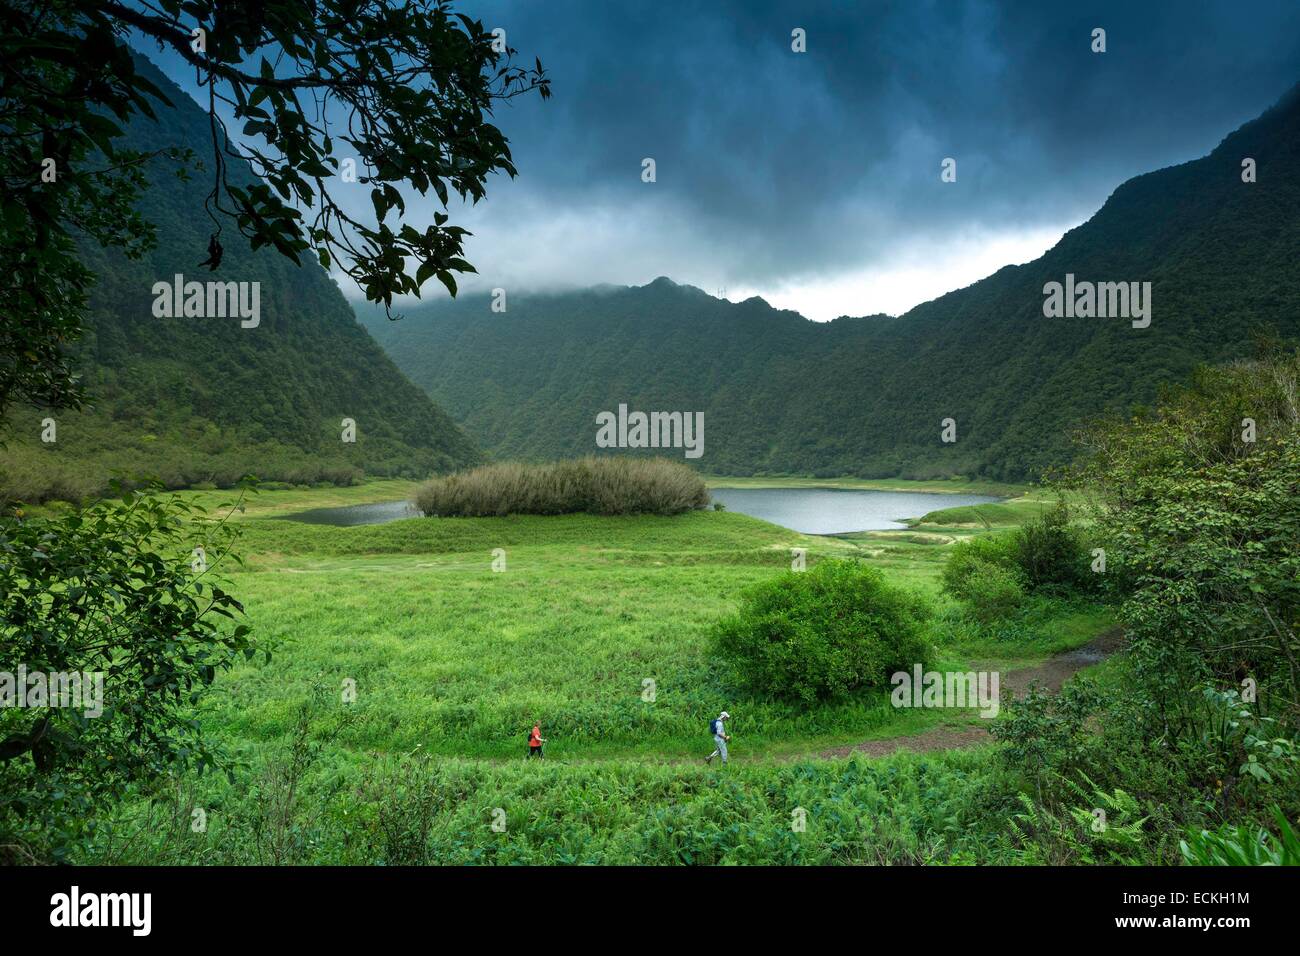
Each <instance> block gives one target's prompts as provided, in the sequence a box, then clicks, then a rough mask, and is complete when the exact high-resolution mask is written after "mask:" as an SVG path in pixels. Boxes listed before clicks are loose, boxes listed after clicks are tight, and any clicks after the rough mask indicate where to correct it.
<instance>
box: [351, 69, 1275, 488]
mask: <svg viewBox="0 0 1300 956" xmlns="http://www.w3.org/2000/svg"><path fill="white" fill-rule="evenodd" d="M1245 158H1251V159H1254V160H1255V162H1256V164H1257V170H1258V181H1256V182H1253V183H1247V182H1243V179H1242V162H1243V159H1245ZM935 254H936V255H940V256H941V255H942V250H941V249H936V250H935ZM1298 263H1300V86H1298V87H1296V88H1295V89H1293V90H1292V91H1291V92H1290V93H1289V94H1288V95H1287V96H1286V97H1285V98H1284V99H1283V100H1282V101H1281V102H1279V103H1278V105H1277V106H1275V107H1274V108H1273V109H1271V110H1269V111H1268V112H1267V113H1265V114H1264V115H1263V116H1261V117H1259V118H1258V119H1256V120H1254V121H1252V122H1250V123H1248V124H1246V125H1245V126H1243V127H1242V128H1241V129H1239V130H1237V131H1236V132H1235V133H1233V134H1231V135H1230V136H1228V137H1227V138H1226V139H1225V140H1224V141H1223V142H1222V143H1221V144H1220V145H1219V147H1218V148H1217V149H1215V150H1214V151H1213V152H1212V153H1211V154H1210V155H1209V156H1206V157H1204V158H1202V159H1198V160H1196V161H1194V162H1189V163H1185V164H1182V165H1179V166H1174V167H1170V168H1167V169H1162V170H1159V171H1157V172H1152V173H1149V174H1146V175H1143V176H1139V177H1136V178H1135V179H1132V180H1130V181H1128V182H1126V183H1124V184H1123V185H1122V186H1120V187H1119V188H1118V189H1117V190H1115V192H1114V194H1113V195H1112V196H1111V197H1110V198H1109V199H1108V200H1107V202H1106V204H1105V205H1104V206H1103V207H1102V209H1101V210H1100V211H1099V212H1098V213H1097V214H1096V215H1095V216H1093V217H1092V219H1090V220H1089V221H1088V222H1086V223H1084V224H1083V225H1081V226H1079V227H1078V228H1076V229H1073V230H1071V231H1070V232H1069V233H1067V234H1066V235H1065V236H1064V237H1063V238H1062V239H1061V241H1060V242H1059V243H1057V245H1056V246H1055V247H1053V248H1052V249H1051V250H1050V251H1048V252H1047V253H1046V254H1044V255H1043V256H1042V257H1041V258H1039V259H1037V260H1036V261H1034V262H1031V263H1028V264H1026V265H1022V266H1008V267H1006V268H1004V269H1001V270H999V271H998V272H997V273H995V274H994V275H991V276H989V277H988V278H986V279H984V280H982V281H980V282H977V283H975V284H974V285H971V286H969V287H967V288H964V289H961V290H958V291H955V292H952V293H949V294H948V295H945V296H943V297H941V298H939V299H936V300H934V301H932V302H927V303H925V304H923V305H920V306H917V307H916V308H915V309H912V310H911V311H910V312H908V313H907V314H905V315H903V316H900V317H897V318H890V317H886V316H872V317H865V318H840V319H837V320H836V321H834V322H828V323H815V322H810V321H808V320H805V319H804V318H802V317H801V316H799V315H797V314H795V313H793V312H786V311H778V310H775V309H773V308H771V307H770V306H769V305H768V304H767V303H765V302H764V301H763V300H761V299H750V300H748V301H746V302H742V303H738V304H732V303H728V302H725V301H720V300H718V299H715V298H713V297H711V296H709V295H707V294H705V293H703V292H701V291H700V290H698V289H695V288H690V287H685V286H679V285H676V284H674V283H673V282H671V281H669V280H668V279H664V278H661V279H657V280H656V281H654V282H652V283H650V284H649V285H646V286H642V287H635V288H601V289H590V290H586V291H580V292H572V293H566V294H554V295H526V294H524V293H523V292H514V291H511V290H507V291H508V297H507V304H508V310H507V311H506V312H504V313H496V312H493V311H491V308H490V300H489V299H488V298H487V297H485V296H477V297H475V296H467V297H464V298H462V299H459V300H456V301H451V302H445V303H439V304H433V305H426V306H422V307H419V308H415V309H411V310H409V311H408V313H407V314H406V316H405V318H404V319H403V320H402V321H399V322H390V321H388V320H386V319H385V318H384V317H383V316H379V315H375V314H372V313H370V312H369V310H364V314H363V319H362V321H363V324H365V326H366V327H367V328H368V329H369V330H370V331H371V333H372V334H373V335H374V336H375V338H376V339H378V341H379V342H380V343H381V344H382V345H383V346H384V348H385V349H387V351H388V352H389V354H390V355H391V356H393V359H394V361H396V362H397V364H398V366H399V367H400V368H401V369H402V370H403V371H404V372H405V373H406V374H407V375H408V376H410V378H411V380H412V381H414V382H415V383H416V384H417V385H420V386H421V387H423V388H424V389H425V390H426V391H427V392H428V393H429V395H430V396H432V397H433V399H434V400H435V401H436V402H438V403H439V404H441V405H442V406H443V407H445V408H447V409H448V410H449V411H450V412H451V414H452V415H453V417H454V418H455V419H456V420H457V421H458V422H459V423H460V424H461V425H462V426H463V427H464V428H465V429H466V431H467V432H468V433H469V434H470V435H471V436H472V437H473V438H474V439H475V440H476V441H478V442H479V443H480V444H481V445H482V446H483V447H484V448H486V449H488V450H489V451H490V453H492V454H493V455H494V456H496V457H499V458H507V457H511V458H513V457H518V458H527V459H547V458H557V457H562V456H569V455H575V454H586V453H590V452H593V451H596V450H597V449H596V447H595V436H596V431H597V426H596V421H595V417H596V415H597V414H598V413H599V412H602V411H616V410H617V408H618V405H619V404H620V403H623V404H626V405H627V406H628V407H629V409H632V410H641V411H646V412H649V411H700V412H703V413H704V417H705V423H706V427H705V452H704V455H703V457H702V458H700V459H699V460H698V461H697V462H696V464H697V465H699V466H700V467H702V468H704V469H706V470H707V471H710V472H714V473H721V474H813V475H821V476H831V475H859V476H863V477H889V476H904V477H917V478H926V477H938V476H944V475H953V474H965V475H980V476H985V477H989V478H996V479H1004V480H1005V479H1020V478H1026V477H1035V476H1037V475H1038V474H1040V473H1041V472H1042V470H1043V469H1044V468H1045V467H1046V466H1049V465H1051V464H1055V463H1059V462H1062V461H1064V460H1065V459H1067V458H1068V457H1069V455H1070V454H1071V441H1070V439H1071V433H1072V431H1073V430H1074V428H1075V427H1076V426H1077V425H1078V424H1079V423H1080V422H1082V421H1084V420H1086V419H1088V418H1090V417H1092V416H1095V415H1097V414H1098V413H1101V412H1104V411H1108V410H1116V409H1125V408H1128V407H1131V406H1132V405H1134V404H1135V403H1146V402H1149V401H1150V400H1152V399H1153V398H1154V397H1155V395H1156V394H1157V391H1158V389H1159V387H1160V386H1161V384H1162V383H1167V382H1182V381H1184V380H1185V379H1186V377H1187V375H1188V373H1189V372H1190V370H1191V369H1192V368H1193V367H1194V366H1195V365H1196V364H1198V363H1200V362H1222V361H1225V360H1230V359H1232V358H1234V357H1238V356H1244V355H1247V354H1249V353H1250V352H1251V350H1252V342H1251V333H1252V331H1253V330H1255V329H1256V328H1263V329H1266V330H1271V331H1272V332H1273V333H1275V334H1279V335H1282V336H1285V337H1292V336H1296V335H1298V334H1300V266H1298ZM1067 274H1070V275H1073V276H1074V277H1075V278H1076V279H1077V280H1078V281H1079V282H1084V281H1087V282H1093V283H1099V282H1108V283H1110V282H1126V283H1128V282H1138V283H1146V282H1149V283H1150V284H1151V285H1150V290H1151V300H1150V301H1151V305H1152V312H1151V321H1150V325H1149V327H1146V328H1134V327H1133V324H1132V321H1130V320H1129V319H1126V318H1093V317H1076V318H1065V317H1060V318H1047V317H1045V315H1044V300H1045V295H1044V287H1045V284H1046V283H1049V282H1059V283H1065V282H1066V276H1067ZM1138 288H1139V290H1141V288H1142V287H1141V286H1139V287H1138ZM947 418H952V419H954V420H955V422H956V437H957V440H956V441H955V442H953V443H945V442H943V441H942V440H941V431H942V423H943V420H944V419H947Z"/></svg>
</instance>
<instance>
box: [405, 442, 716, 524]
mask: <svg viewBox="0 0 1300 956" xmlns="http://www.w3.org/2000/svg"><path fill="white" fill-rule="evenodd" d="M415 505H416V507H417V508H419V509H420V511H421V512H423V513H424V514H425V515H427V516H431V517H432V516H437V517H444V518H445V517H467V518H469V517H492V516H503V515H511V514H536V515H558V514H573V513H576V512H588V513H590V514H597V515H622V514H658V515H672V514H680V513H681V512H684V511H692V510H694V509H698V508H707V507H708V505H709V489H708V486H707V485H706V484H705V483H704V479H703V478H701V477H700V476H699V475H698V474H696V473H695V472H694V471H692V470H691V469H690V468H688V467H687V466H686V465H683V464H681V463H680V462H675V461H669V460H668V459H666V458H592V457H589V458H580V459H577V460H575V461H560V462H552V463H549V464H542V465H527V464H521V463H518V462H503V463H501V464H496V465H484V466H483V467H481V468H475V469H473V470H471V471H465V472H459V473H457V474H454V475H447V476H445V477H441V478H434V479H431V480H430V481H428V482H426V483H425V484H424V485H422V486H421V487H420V489H419V490H418V491H417V492H416V493H415Z"/></svg>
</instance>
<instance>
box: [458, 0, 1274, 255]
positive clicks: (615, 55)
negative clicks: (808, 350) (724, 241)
mask: <svg viewBox="0 0 1300 956" xmlns="http://www.w3.org/2000/svg"><path fill="white" fill-rule="evenodd" d="M467 9H469V10H470V11H471V12H472V13H474V14H475V15H476V16H480V17H481V18H482V19H483V21H484V23H485V25H487V26H501V27H503V28H505V29H506V30H507V33H508V38H509V41H510V43H511V45H513V46H515V47H517V48H518V49H519V50H520V51H521V52H522V53H525V54H527V55H533V54H536V55H538V56H540V57H541V58H542V60H543V62H544V63H545V65H546V66H547V68H548V70H549V71H550V73H551V75H552V76H553V78H554V88H555V92H556V96H555V98H554V100H552V101H551V102H549V103H546V104H535V103H531V102H530V103H525V104H520V105H519V106H517V107H515V108H512V109H505V110H502V111H501V112H500V115H499V120H500V125H501V126H502V127H503V128H504V129H505V130H506V132H507V134H508V135H509V136H510V137H511V138H512V141H513V142H514V144H515V156H516V160H517V162H518V165H519V167H520V170H521V174H522V175H521V179H522V182H521V184H520V185H521V186H523V187H524V188H525V189H527V190H529V191H534V190H535V191H536V192H537V193H538V194H539V195H546V196H547V197H548V198H549V201H552V202H562V201H568V202H571V203H574V204H589V203H591V202H592V201H593V199H595V198H596V197H600V198H601V199H602V201H605V202H608V203H614V204H620V205H627V206H629V207H631V208H636V207H637V206H640V205H644V204H646V203H648V202H662V201H665V200H669V201H672V202H676V203H680V204H682V206H684V207H685V208H687V209H689V210H690V213H691V215H692V217H693V218H694V220H695V222H696V224H697V226H698V227H699V228H700V229H701V230H703V231H705V232H707V233H709V234H712V235H715V236H717V237H718V238H723V237H732V238H733V241H734V237H736V236H744V237H745V245H746V246H747V247H748V248H749V249H750V250H751V252H752V253H753V254H754V255H755V256H756V258H755V259H754V260H752V264H753V266H754V269H755V270H756V271H763V272H766V271H769V270H771V269H781V268H788V269H798V268H801V267H803V266H805V265H813V264H817V265H825V264H826V261H827V258H828V257H831V258H837V257H844V258H848V259H851V258H853V257H855V256H857V255H859V254H860V253H861V251H862V249H863V247H864V246H865V247H866V248H867V249H868V250H869V249H870V248H871V247H872V246H873V245H874V244H877V243H881V244H885V243H889V242H891V241H893V239H895V238H896V237H897V236H898V235H899V231H900V230H901V231H902V232H903V233H906V232H908V231H909V230H912V229H923V230H925V231H926V232H928V233H937V232H939V231H941V230H943V229H944V228H947V227H951V226H957V225H960V224H962V223H966V222H971V221H977V222H980V223H981V224H988V223H989V221H990V220H998V221H1001V222H1003V223H1004V224H1011V223H1016V222H1027V223H1041V222H1045V221H1053V220H1059V219H1061V218H1063V217H1064V218H1069V217H1077V216H1082V215H1086V214H1087V213H1088V212H1090V211H1092V210H1093V209H1095V208H1096V206H1097V205H1098V204H1099V203H1100V202H1101V201H1102V200H1104V198H1105V196H1106V195H1107V194H1108V193H1109V192H1110V190H1111V189H1113V188H1114V186H1116V185H1117V184H1118V183H1119V182H1120V181H1122V180H1123V179H1125V178H1127V177H1129V176H1132V175H1134V174H1137V173H1140V172H1144V171H1147V170H1149V169H1152V168H1156V167H1159V166H1163V165H1168V164H1170V163H1174V162H1180V161H1183V160H1186V159H1190V158H1193V157H1195V156H1197V155H1200V154H1202V153H1204V152H1205V151H1207V150H1208V149H1209V148H1211V147H1212V146H1213V145H1214V144H1215V143H1216V142H1217V141H1218V140H1219V139H1220V138H1221V137H1222V136H1223V135H1224V134H1226V133H1227V132H1228V131H1229V130H1231V129H1232V128H1234V127H1236V126H1238V125H1240V124H1241V123H1242V122H1244V121H1245V120H1247V119H1249V118H1251V117H1253V116H1254V115H1256V114H1258V113H1259V112H1260V111H1262V110H1263V109H1264V108H1265V107H1267V106H1268V105H1270V104H1271V103H1272V102H1273V101H1275V100H1276V99H1277V98H1278V97H1279V96H1280V95H1281V94H1282V93H1283V92H1284V91H1285V89H1287V88H1288V87H1289V86H1290V85H1291V84H1293V83H1295V82H1296V81H1297V79H1300V5H1298V4H1296V3H1295V2H1294V0H1280V2H1274V3H1268V2H1265V3H1255V4H1250V5H1248V6H1247V5H1243V4H1239V3H1226V2H1225V3H1213V4H1192V3H1135V2H1132V0H1128V2H1123V3H1098V4H1087V3H1074V2H1071V3H1051V2H1048V3H1044V2H1041V0H1036V2H1022V3H988V2H955V0H949V2H917V0H906V2H891V3H879V2H865V3H844V2H840V3H821V4H806V3H762V2H754V0H743V2H727V3H723V2H717V3H706V2H696V3H653V4H652V3H595V2H590V0H588V2H563V0H561V2H551V3H541V2H536V3H535V2H529V0H509V2H499V3H498V2H492V3H477V4H472V5H469V6H468V7H467ZM795 27H802V28H804V29H805V30H806V31H807V35H808V52H807V53H806V54H796V53H793V52H791V50H790V32H791V30H792V29H793V28H795ZM1094 27H1103V28H1104V29H1106V31H1107V47H1108V49H1107V52H1106V53H1104V54H1094V53H1093V52H1091V49H1090V35H1091V31H1092V29H1093V28H1094ZM643 156H652V157H654V158H655V160H656V162H657V165H658V182H657V183H656V184H655V189H654V191H653V192H652V191H651V190H650V189H648V188H647V187H646V186H645V185H643V184H642V183H641V182H640V179H639V173H640V161H641V159H642V157H643ZM947 156H952V157H954V158H956V159H957V161H958V184H959V185H958V186H957V187H956V188H954V187H951V186H946V185H944V184H942V183H940V181H939V167H940V162H941V161H942V159H943V158H944V157H947ZM845 229H849V230H854V229H856V230H857V231H858V233H859V234H858V235H856V236H854V240H853V241H852V242H847V243H846V242H845V235H844V232H843V230H845ZM745 278H753V276H749V277H745Z"/></svg>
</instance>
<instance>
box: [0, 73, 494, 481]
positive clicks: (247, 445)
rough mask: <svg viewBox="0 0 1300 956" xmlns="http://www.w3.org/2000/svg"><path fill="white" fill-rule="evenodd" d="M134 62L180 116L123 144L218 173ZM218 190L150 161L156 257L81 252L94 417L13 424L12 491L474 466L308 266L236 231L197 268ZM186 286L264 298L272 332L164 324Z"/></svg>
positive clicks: (186, 109)
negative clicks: (173, 296) (173, 289)
mask: <svg viewBox="0 0 1300 956" xmlns="http://www.w3.org/2000/svg"><path fill="white" fill-rule="evenodd" d="M137 60H138V66H139V68H140V69H141V70H142V71H143V72H144V73H145V75H146V76H147V77H148V78H149V79H150V80H152V81H153V82H154V83H155V84H156V85H157V86H158V87H159V88H160V89H162V90H163V91H164V92H165V94H166V95H167V96H168V97H169V98H170V99H171V100H172V103H173V106H172V107H171V108H167V107H165V106H163V105H161V104H160V105H159V106H158V107H157V110H156V111H157V114H158V121H157V122H153V121H151V120H149V119H148V118H146V117H138V118H137V119H136V120H135V121H134V122H133V123H132V124H131V126H130V127H129V128H128V129H127V130H126V135H125V137H124V145H125V146H128V147H131V148H137V149H157V148H159V147H163V146H179V147H190V148H192V149H193V150H194V153H195V155H196V156H197V157H199V158H200V159H202V158H204V157H206V163H207V168H208V169H209V170H210V168H211V145H210V144H211V140H210V132H209V126H208V118H207V114H206V113H204V112H203V111H202V110H200V109H199V108H198V107H197V106H196V105H195V104H194V102H193V101H192V100H191V99H190V98H189V97H188V96H187V95H186V94H185V93H183V92H182V91H181V90H180V89H179V88H178V87H176V86H175V85H174V84H173V83H171V82H170V81H169V80H167V79H166V78H165V77H164V76H163V75H162V73H161V72H159V71H158V70H157V69H155V68H154V67H153V66H152V65H150V64H149V63H148V62H147V61H145V60H143V59H140V58H137ZM210 177H211V172H210V171H209V172H195V173H193V174H192V178H191V179H190V180H189V181H182V180H181V179H180V178H178V177H177V175H176V164H175V163H174V162H168V161H164V160H162V159H157V160H154V161H152V162H151V164H150V169H149V182H150V188H149V190H148V191H147V193H146V194H145V196H144V197H143V200H142V203H141V207H142V212H143V214H144V215H145V218H146V219H147V220H149V221H151V222H152V223H154V224H155V225H156V226H157V236H158V243H157V246H156V247H155V248H154V250H153V251H152V252H151V253H149V254H147V255H146V256H145V257H143V258H141V259H138V260H134V261H132V260H128V259H127V258H125V257H124V256H122V255H119V254H117V253H116V252H105V251H104V250H103V249H100V248H98V247H94V248H91V247H87V248H85V250H84V261H85V262H86V264H87V265H88V266H89V267H90V268H91V269H92V270H93V271H94V272H95V273H96V275H97V276H98V282H97V286H96V288H95V291H94V293H93V296H92V299H91V312H92V314H91V321H90V323H89V324H90V329H89V333H88V334H87V335H86V336H85V338H84V339H83V340H82V341H81V342H80V343H79V344H78V346H77V349H76V351H77V353H78V357H79V359H80V365H81V370H82V372H83V376H84V377H85V379H86V381H87V384H88V391H89V392H90V393H91V395H92V396H93V397H94V408H93V409H92V410H90V411H88V412H84V413H75V414H74V413H54V414H51V413H42V412H36V411H32V410H25V411H20V412H17V413H15V414H14V415H13V416H11V421H10V423H9V424H10V431H9V434H8V435H6V436H4V437H5V444H6V447H5V448H4V449H0V485H2V486H3V490H4V491H6V492H8V493H10V494H13V495H15V496H18V497H21V498H23V499H25V500H39V499H42V498H46V497H62V498H74V497H78V496H79V495H82V494H86V493H91V492H95V491H97V490H99V489H101V488H102V487H103V484H104V480H105V479H106V478H107V477H108V476H109V475H110V473H112V472H122V473H131V474H150V475H156V476H159V477H161V478H162V479H163V480H164V481H165V482H166V483H167V484H169V485H172V486H181V485H189V484H196V483H214V484H217V485H227V484H230V483H231V482H234V481H236V480H238V479H239V478H240V477H241V476H242V475H244V474H247V473H253V474H255V475H257V476H258V477H259V478H262V479H264V480H279V481H290V482H296V483H303V482H319V481H335V482H337V481H347V480H350V479H351V478H353V477H355V476H358V475H360V474H361V473H362V472H364V473H366V474H371V475H395V476H406V477H424V476H426V475H428V474H429V473H431V472H435V471H447V470H452V469H455V468H458V467H462V466H464V465H467V464H471V463H473V462H476V461H478V460H479V459H480V454H479V452H478V450H477V449H476V448H475V446H474V445H473V443H472V442H470V441H469V440H468V439H467V438H466V437H465V435H464V434H463V433H461V431H460V430H459V429H458V428H457V427H456V426H455V425H454V424H453V422H452V421H451V419H450V418H448V416H447V415H446V414H444V413H443V412H442V411H441V410H440V409H439V408H438V407H437V406H436V405H435V404H434V403H433V402H432V401H430V400H429V398H428V396H427V395H425V394H424V393H423V392H422V391H421V390H419V389H418V388H416V387H415V386H413V385H412V384H411V383H410V382H409V381H407V379H406V378H404V377H403V376H402V374H401V372H399V371H398V370H397V368H396V367H395V366H394V364H393V363H392V361H391V360H390V359H389V358H388V357H387V356H386V355H385V354H384V352H383V351H382V350H381V349H380V348H379V347H378V346H377V345H376V344H375V343H374V341H373V340H372V339H371V338H370V337H369V336H368V335H367V334H366V332H365V331H364V330H363V329H362V328H361V327H360V326H359V325H358V324H357V322H356V319H355V316H354V314H353V311H352V309H351V307H350V306H349V305H348V303H347V301H346V300H345V299H344V297H343V295H342V294H341V293H340V291H339V289H338V287H337V286H336V285H335V284H334V283H333V282H332V281H331V280H330V278H329V276H328V275H327V274H326V272H325V271H324V270H323V269H322V268H321V267H320V266H319V265H318V264H317V263H316V262H315V261H314V260H305V261H304V262H303V264H302V265H301V266H296V265H294V264H293V263H292V262H290V261H289V260H286V259H284V258H283V257H281V256H279V255H278V254H276V253H274V252H273V251H270V250H267V249H261V250H258V251H256V252H254V251H252V249H251V248H250V247H249V244H248V243H247V241H246V240H244V239H243V237H242V236H240V235H239V234H238V232H237V230H236V229H235V228H234V227H233V224H232V223H231V222H229V221H228V220H227V221H225V222H224V226H225V228H224V230H223V232H222V235H221V239H222V242H223V243H224V245H225V256H224V261H223V262H222V265H221V267H220V268H219V269H217V270H216V271H215V272H209V271H208V270H207V269H206V268H203V267H200V266H199V262H200V261H201V260H203V259H204V258H205V257H206V250H207V243H208V235H209V233H210V231H211V228H212V226H211V222H210V220H209V219H208V217H207V215H206V213H205V212H204V197H205V195H206V194H207V192H208V190H209V189H210V186H211V178H210ZM229 177H230V180H231V181H232V182H245V183H246V182H250V181H252V180H253V178H254V177H253V173H252V171H251V169H249V168H248V166H247V164H244V163H242V162H241V163H239V164H238V168H236V166H235V164H234V163H231V168H230V171H229ZM177 273H181V274H183V275H184V277H185V280H186V281H191V280H194V281H200V282H207V281H209V280H214V281H221V282H226V281H233V282H247V283H253V282H256V283H258V284H259V306H260V310H259V311H260V316H259V319H260V321H259V322H258V324H257V325H256V327H248V328H244V327H241V321H240V319H239V318H183V317H182V318H160V317H157V316H156V315H155V314H154V300H155V296H154V292H153V287H154V284H155V283H157V282H160V281H162V282H168V283H170V282H172V281H173V277H174V276H175V275H176V274H177ZM246 288H247V289H248V290H249V298H248V300H247V301H248V304H249V305H251V289H252V287H251V286H248V287H246ZM248 321H249V322H251V319H250V320H248ZM46 417H53V418H54V419H55V428H56V432H55V438H56V440H55V441H54V442H51V443H46V442H42V441H41V440H40V434H41V431H42V428H41V421H42V420H43V419H45V418H46ZM345 418H348V419H352V420H353V421H354V422H355V437H356V440H355V442H352V443H348V442H344V441H343V440H342V438H343V431H344V426H343V420H344V419H345Z"/></svg>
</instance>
